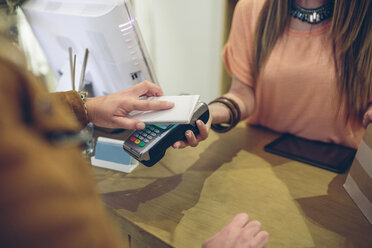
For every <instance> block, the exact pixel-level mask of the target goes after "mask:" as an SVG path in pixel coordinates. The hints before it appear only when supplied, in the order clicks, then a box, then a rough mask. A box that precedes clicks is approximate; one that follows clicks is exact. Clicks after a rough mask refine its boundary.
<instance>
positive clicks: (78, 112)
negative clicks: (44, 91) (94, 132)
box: [51, 90, 88, 127]
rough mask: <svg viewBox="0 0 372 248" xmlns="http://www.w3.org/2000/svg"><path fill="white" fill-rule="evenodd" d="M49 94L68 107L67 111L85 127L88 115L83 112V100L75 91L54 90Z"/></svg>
mask: <svg viewBox="0 0 372 248" xmlns="http://www.w3.org/2000/svg"><path fill="white" fill-rule="evenodd" d="M51 95H52V97H56V98H58V100H59V101H61V102H62V103H63V104H64V105H66V106H68V107H69V108H68V112H70V114H71V115H74V116H75V117H76V119H77V120H78V122H79V123H80V124H81V127H85V126H86V125H87V124H88V116H87V115H86V113H85V107H84V104H83V101H82V100H81V97H80V94H79V93H78V92H77V91H73V90H71V91H66V92H56V93H51Z"/></svg>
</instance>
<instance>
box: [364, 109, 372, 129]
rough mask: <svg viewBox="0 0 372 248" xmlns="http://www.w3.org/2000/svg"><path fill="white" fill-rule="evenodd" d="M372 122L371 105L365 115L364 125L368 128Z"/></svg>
mask: <svg viewBox="0 0 372 248" xmlns="http://www.w3.org/2000/svg"><path fill="white" fill-rule="evenodd" d="M371 122H372V106H370V107H369V108H368V109H367V111H366V113H365V114H364V116H363V126H364V127H365V128H367V126H368V125H369V124H370V123H371Z"/></svg>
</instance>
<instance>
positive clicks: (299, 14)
mask: <svg viewBox="0 0 372 248" xmlns="http://www.w3.org/2000/svg"><path fill="white" fill-rule="evenodd" d="M333 5H334V3H333V1H330V2H328V3H326V4H325V5H323V6H320V7H319V8H315V9H306V8H303V7H301V6H299V5H298V4H297V3H294V4H293V5H292V7H291V9H290V10H289V14H290V15H291V16H293V17H295V18H297V19H300V20H301V21H303V22H307V23H310V24H317V23H319V22H322V21H324V20H326V19H328V18H330V17H332V14H333Z"/></svg>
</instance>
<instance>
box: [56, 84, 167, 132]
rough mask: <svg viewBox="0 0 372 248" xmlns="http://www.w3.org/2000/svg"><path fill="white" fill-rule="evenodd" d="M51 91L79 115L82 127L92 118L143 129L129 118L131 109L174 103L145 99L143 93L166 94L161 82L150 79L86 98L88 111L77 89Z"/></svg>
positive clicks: (102, 124) (158, 107) (101, 122)
mask: <svg viewBox="0 0 372 248" xmlns="http://www.w3.org/2000/svg"><path fill="white" fill-rule="evenodd" d="M52 95H53V96H54V97H57V98H59V100H60V101H62V102H63V103H64V105H66V106H67V107H68V111H69V112H70V114H73V115H75V116H76V118H77V120H78V121H79V123H80V124H81V126H82V127H85V126H86V124H87V123H88V121H91V122H93V123H94V124H95V125H97V126H100V127H106V128H123V129H143V128H145V124H144V123H143V122H141V121H139V120H136V119H131V118H127V115H128V113H130V112H131V111H133V110H140V111H149V110H164V109H170V108H172V107H173V106H174V103H172V102H167V101H152V100H146V99H142V98H141V97H153V96H155V97H156V96H162V95H163V92H162V90H161V88H160V87H159V86H157V85H155V84H154V83H151V82H148V81H143V82H141V83H139V84H137V85H135V86H133V87H131V88H129V89H126V90H123V91H120V92H117V93H114V94H110V95H107V96H100V97H92V98H86V100H85V101H86V104H85V106H86V110H87V114H86V113H85V109H84V105H83V101H82V100H81V97H80V94H79V93H78V92H76V91H67V92H59V93H52Z"/></svg>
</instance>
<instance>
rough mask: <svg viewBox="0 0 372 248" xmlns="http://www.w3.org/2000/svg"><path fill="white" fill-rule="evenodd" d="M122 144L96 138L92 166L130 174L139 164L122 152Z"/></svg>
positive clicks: (108, 139) (121, 142) (120, 141)
mask: <svg viewBox="0 0 372 248" xmlns="http://www.w3.org/2000/svg"><path fill="white" fill-rule="evenodd" d="M123 143H124V141H122V140H116V139H110V138H104V137H98V139H97V143H96V151H95V155H94V157H92V158H91V163H92V165H94V166H97V167H101V168H106V169H110V170H116V171H120V172H125V173H130V172H132V171H133V170H134V169H135V168H136V167H137V166H138V164H139V163H138V161H137V160H135V159H133V158H132V157H131V156H130V155H129V154H128V153H127V152H125V151H124V149H123Z"/></svg>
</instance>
